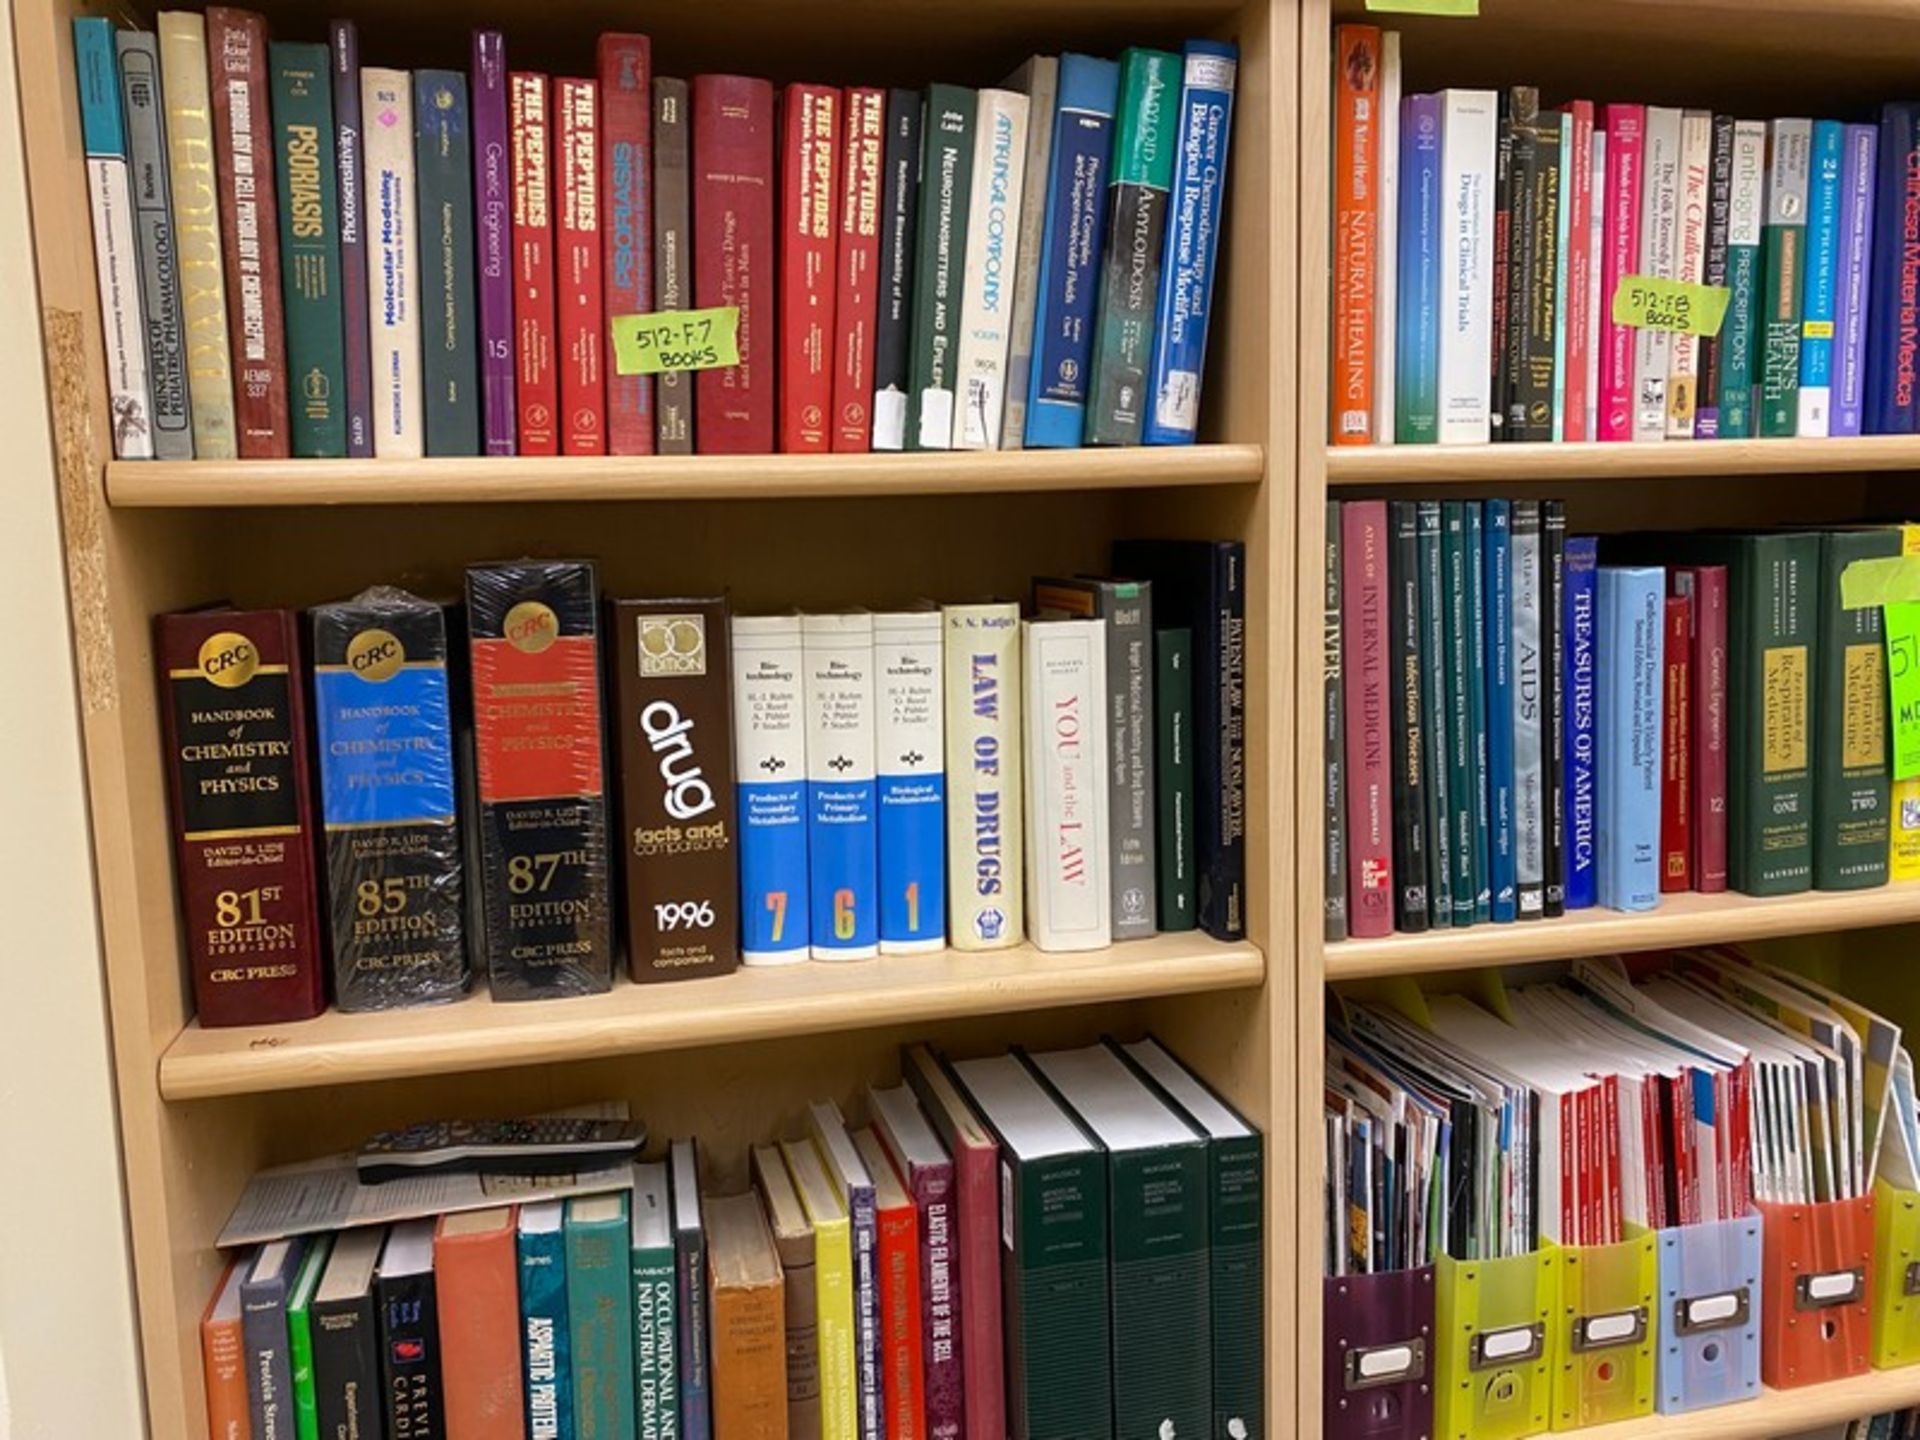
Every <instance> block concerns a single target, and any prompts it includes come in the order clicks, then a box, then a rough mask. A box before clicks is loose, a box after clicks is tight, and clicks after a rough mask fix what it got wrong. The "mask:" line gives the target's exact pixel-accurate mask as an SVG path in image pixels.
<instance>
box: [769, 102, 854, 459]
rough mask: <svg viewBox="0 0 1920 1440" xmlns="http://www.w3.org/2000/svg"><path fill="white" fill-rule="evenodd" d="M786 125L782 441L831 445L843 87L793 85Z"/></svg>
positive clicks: (795, 447)
mask: <svg viewBox="0 0 1920 1440" xmlns="http://www.w3.org/2000/svg"><path fill="white" fill-rule="evenodd" d="M784 103H785V116H784V119H783V122H782V124H781V128H780V134H781V141H780V146H781V150H780V448H781V449H782V450H786V451H801V450H825V449H827V448H828V440H827V431H828V415H829V412H830V411H831V410H832V408H833V386H834V369H835V367H834V363H833V338H834V319H833V301H834V289H835V284H834V276H835V272H836V266H835V263H834V262H835V254H836V251H837V248H838V241H839V235H840V92H839V91H838V90H836V89H834V88H833V87H832V86H830V85H789V86H787V88H786V94H785V101H784Z"/></svg>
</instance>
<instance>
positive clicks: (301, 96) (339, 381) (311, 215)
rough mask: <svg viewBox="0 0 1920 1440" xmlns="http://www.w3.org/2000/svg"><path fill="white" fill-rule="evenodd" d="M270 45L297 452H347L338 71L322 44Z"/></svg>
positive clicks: (290, 387)
mask: <svg viewBox="0 0 1920 1440" xmlns="http://www.w3.org/2000/svg"><path fill="white" fill-rule="evenodd" d="M268 50H269V54H270V56H271V59H272V66H273V137H274V150H275V152H276V159H277V161H278V163H277V164H276V165H275V167H274V168H275V169H276V170H277V171H278V172H279V178H280V217H281V219H280V272H281V273H280V288H281V292H282V297H283V299H284V301H285V307H286V327H287V378H288V387H287V388H288V390H289V392H290V394H289V399H290V401H291V402H292V403H291V405H290V406H289V408H290V410H291V412H292V433H291V440H292V447H293V453H294V454H295V455H298V456H303V457H327V456H341V455H345V454H346V453H347V407H346V393H347V392H346V373H345V372H346V343H347V342H346V321H345V318H344V315H343V312H342V311H341V308H340V304H341V302H340V199H339V191H338V189H337V182H336V171H335V168H334V149H333V141H334V127H333V80H332V74H331V72H330V70H329V69H328V64H329V61H328V52H327V47H326V46H324V45H298V44H292V43H289V42H282V41H276V42H274V43H273V44H272V45H271V46H269V47H268Z"/></svg>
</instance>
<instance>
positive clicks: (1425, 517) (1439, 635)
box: [1417, 500, 1453, 930]
mask: <svg viewBox="0 0 1920 1440" xmlns="http://www.w3.org/2000/svg"><path fill="white" fill-rule="evenodd" d="M1418 511H1419V525H1420V576H1419V583H1420V611H1419V625H1420V673H1419V677H1418V681H1417V683H1418V685H1419V688H1420V732H1421V735H1420V741H1421V750H1420V761H1421V769H1420V782H1421V789H1422V790H1423V791H1424V792H1425V794H1426V797H1427V808H1426V819H1427V833H1426V842H1427V924H1428V925H1429V926H1431V927H1432V928H1434V929H1436V930H1438V929H1440V928H1442V927H1443V926H1451V925H1452V924H1453V843H1452V835H1451V833H1450V824H1449V822H1450V820H1451V817H1452V815H1453V798H1452V790H1451V785H1450V783H1449V776H1448V774H1447V662H1446V653H1447V575H1446V563H1445V561H1444V559H1443V558H1442V555H1441V544H1440V502H1439V501H1438V500H1422V501H1419V502H1418Z"/></svg>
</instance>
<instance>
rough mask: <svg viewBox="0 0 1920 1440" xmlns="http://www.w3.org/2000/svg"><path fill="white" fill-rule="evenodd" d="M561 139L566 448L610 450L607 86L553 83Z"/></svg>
mask: <svg viewBox="0 0 1920 1440" xmlns="http://www.w3.org/2000/svg"><path fill="white" fill-rule="evenodd" d="M553 116H554V129H555V130H556V131H557V132H558V136H559V141H560V146H559V151H560V205H559V211H560V215H559V219H560V223H559V224H558V225H557V226H555V227H554V236H553V280H554V337H555V343H556V354H557V356H558V358H559V361H560V450H561V452H562V453H563V454H566V455H604V454H606V453H607V382H606V376H605V373H604V371H603V370H602V352H603V351H604V349H605V348H606V338H605V333H604V332H605V327H606V322H605V320H604V318H603V310H602V302H601V290H600V162H599V158H598V151H599V143H600V87H599V86H597V85H595V84H594V83H593V81H591V80H561V81H558V82H556V83H555V85H554V91H553Z"/></svg>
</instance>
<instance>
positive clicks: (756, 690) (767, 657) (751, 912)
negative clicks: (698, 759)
mask: <svg viewBox="0 0 1920 1440" xmlns="http://www.w3.org/2000/svg"><path fill="white" fill-rule="evenodd" d="M803 665H804V657H803V655H802V653H801V642H800V617H799V616H798V615H737V616H735V617H734V621H733V769H734V774H735V775H736V776H737V777H738V778H737V780H736V781H735V784H736V788H737V792H738V803H739V807H740V959H741V961H742V963H744V964H747V965H784V964H789V963H791V962H793V961H795V960H804V959H806V958H807V940H808V925H807V725H806V721H807V717H806V696H805V692H804V688H803V686H802V683H801V676H802V670H803Z"/></svg>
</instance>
